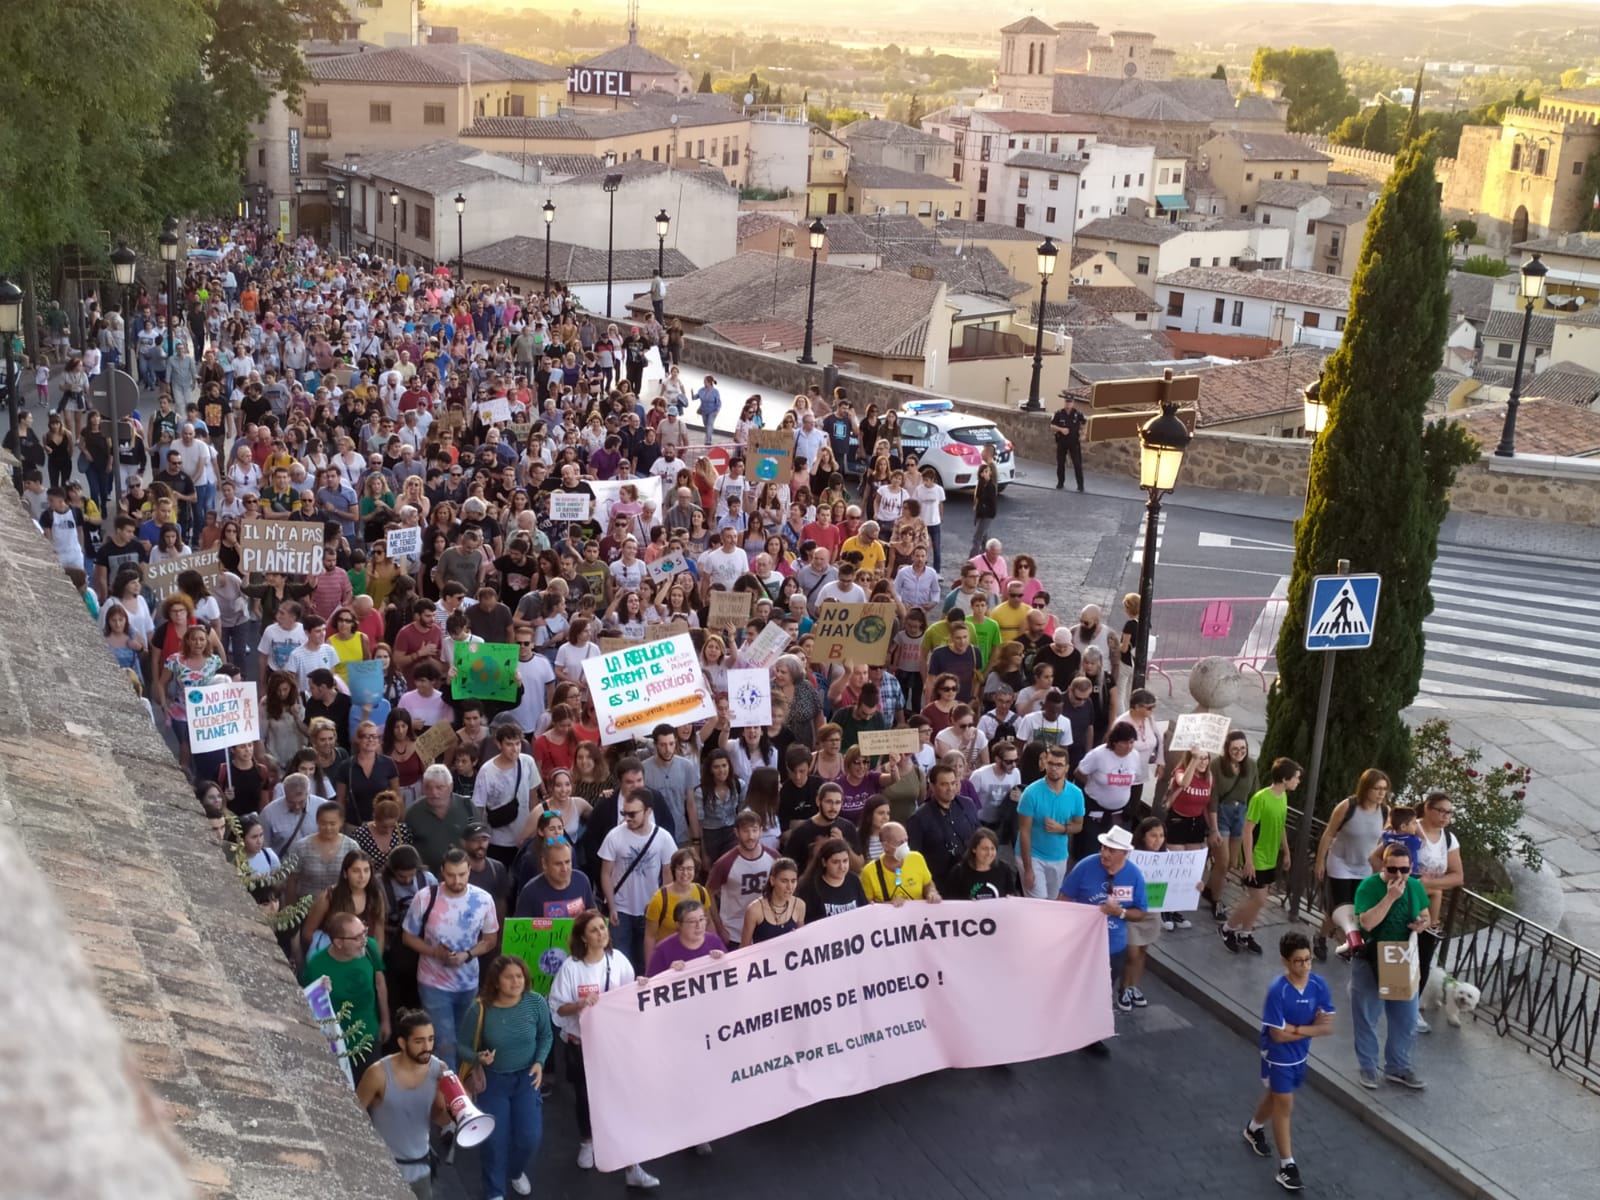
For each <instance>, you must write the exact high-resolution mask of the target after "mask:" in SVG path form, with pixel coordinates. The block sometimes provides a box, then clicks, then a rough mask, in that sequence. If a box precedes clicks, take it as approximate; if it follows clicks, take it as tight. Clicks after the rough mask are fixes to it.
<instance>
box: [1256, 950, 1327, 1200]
mask: <svg viewBox="0 0 1600 1200" xmlns="http://www.w3.org/2000/svg"><path fill="white" fill-rule="evenodd" d="M1278 954H1279V955H1280V956H1281V957H1282V958H1283V966H1284V974H1283V977H1282V978H1281V979H1278V980H1277V981H1276V982H1274V983H1273V985H1272V986H1271V987H1270V988H1268V989H1267V999H1266V1002H1265V1003H1264V1004H1263V1005H1262V1007H1261V1082H1262V1085H1263V1086H1264V1087H1265V1088H1266V1093H1265V1094H1264V1095H1263V1096H1262V1097H1261V1103H1260V1104H1258V1105H1256V1112H1255V1116H1253V1117H1252V1118H1251V1119H1250V1124H1248V1125H1246V1126H1245V1130H1244V1140H1245V1141H1246V1142H1248V1143H1249V1145H1250V1149H1252V1150H1254V1151H1255V1152H1256V1154H1257V1155H1259V1156H1260V1157H1262V1158H1265V1157H1267V1134H1266V1130H1265V1129H1264V1128H1263V1126H1264V1125H1265V1124H1266V1122H1268V1121H1271V1122H1272V1140H1273V1141H1274V1142H1276V1143H1277V1146H1278V1156H1279V1167H1278V1186H1280V1187H1282V1188H1283V1189H1284V1190H1285V1191H1290V1192H1298V1191H1299V1190H1300V1189H1301V1188H1302V1187H1303V1186H1304V1185H1303V1184H1302V1183H1301V1182H1300V1168H1299V1167H1298V1166H1296V1165H1295V1161H1294V1150H1293V1148H1292V1146H1291V1143H1290V1140H1289V1120H1290V1118H1291V1117H1292V1116H1293V1115H1294V1094H1295V1092H1296V1091H1297V1090H1298V1089H1299V1087H1300V1084H1301V1082H1302V1081H1303V1080H1304V1079H1305V1077H1306V1061H1307V1060H1308V1059H1309V1058H1310V1057H1311V1039H1312V1038H1314V1037H1326V1036H1327V1035H1328V1034H1330V1033H1332V1032H1333V1012H1334V1009H1333V995H1332V993H1331V992H1329V991H1328V984H1327V982H1326V981H1325V980H1324V979H1323V978H1322V976H1320V975H1313V974H1312V973H1311V939H1310V938H1309V937H1307V936H1306V935H1305V934H1303V933H1299V932H1293V933H1286V934H1284V935H1283V937H1282V938H1280V939H1279V941H1278Z"/></svg>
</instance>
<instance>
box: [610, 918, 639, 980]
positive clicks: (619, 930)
mask: <svg viewBox="0 0 1600 1200" xmlns="http://www.w3.org/2000/svg"><path fill="white" fill-rule="evenodd" d="M644 926H645V919H644V916H643V915H642V914H641V915H639V916H634V914H632V913H622V914H620V915H619V916H618V917H617V923H616V925H614V926H613V927H612V929H611V941H612V943H613V944H614V945H615V946H616V948H617V949H618V950H621V951H622V952H623V953H624V954H626V955H627V956H628V961H629V962H630V963H632V964H633V970H634V973H635V974H636V975H643V974H644Z"/></svg>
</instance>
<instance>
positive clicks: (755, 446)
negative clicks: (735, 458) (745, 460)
mask: <svg viewBox="0 0 1600 1200" xmlns="http://www.w3.org/2000/svg"><path fill="white" fill-rule="evenodd" d="M746 445H747V446H748V447H749V453H750V458H751V460H752V461H751V464H750V478H752V479H758V480H761V481H762V482H763V483H765V482H768V481H771V480H778V479H787V478H788V474H789V467H790V466H791V465H792V463H791V460H792V459H793V457H794V430H792V429H752V430H751V431H750V436H749V439H748V441H747V443H746Z"/></svg>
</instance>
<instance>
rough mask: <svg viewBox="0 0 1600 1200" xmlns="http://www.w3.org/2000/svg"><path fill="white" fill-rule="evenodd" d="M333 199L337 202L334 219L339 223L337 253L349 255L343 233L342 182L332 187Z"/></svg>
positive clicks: (348, 246) (347, 243)
mask: <svg viewBox="0 0 1600 1200" xmlns="http://www.w3.org/2000/svg"><path fill="white" fill-rule="evenodd" d="M333 198H334V199H335V200H337V201H338V202H339V213H338V215H337V216H336V217H335V218H334V219H335V220H336V221H338V223H339V226H338V228H339V253H340V254H349V253H350V243H349V241H348V240H347V239H346V237H345V232H346V231H345V224H344V198H345V186H344V180H342V179H341V180H340V181H339V182H338V183H336V184H334V185H333Z"/></svg>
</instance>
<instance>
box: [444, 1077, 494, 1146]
mask: <svg viewBox="0 0 1600 1200" xmlns="http://www.w3.org/2000/svg"><path fill="white" fill-rule="evenodd" d="M439 1095H441V1096H443V1097H444V1102H445V1104H446V1105H447V1106H448V1107H449V1109H450V1119H451V1120H453V1121H454V1122H455V1123H456V1145H457V1146H460V1147H462V1148H463V1149H470V1148H471V1147H473V1146H476V1145H478V1144H479V1143H480V1142H484V1141H487V1140H488V1138H489V1135H490V1134H491V1133H493V1132H494V1118H493V1117H491V1116H490V1115H489V1114H488V1113H486V1112H483V1111H481V1110H480V1109H479V1108H478V1106H477V1105H476V1104H474V1103H473V1102H472V1097H471V1096H469V1095H467V1089H466V1088H464V1087H462V1086H461V1079H460V1078H459V1077H458V1076H457V1075H456V1073H455V1072H454V1071H446V1072H445V1073H444V1074H443V1075H441V1076H439Z"/></svg>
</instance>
